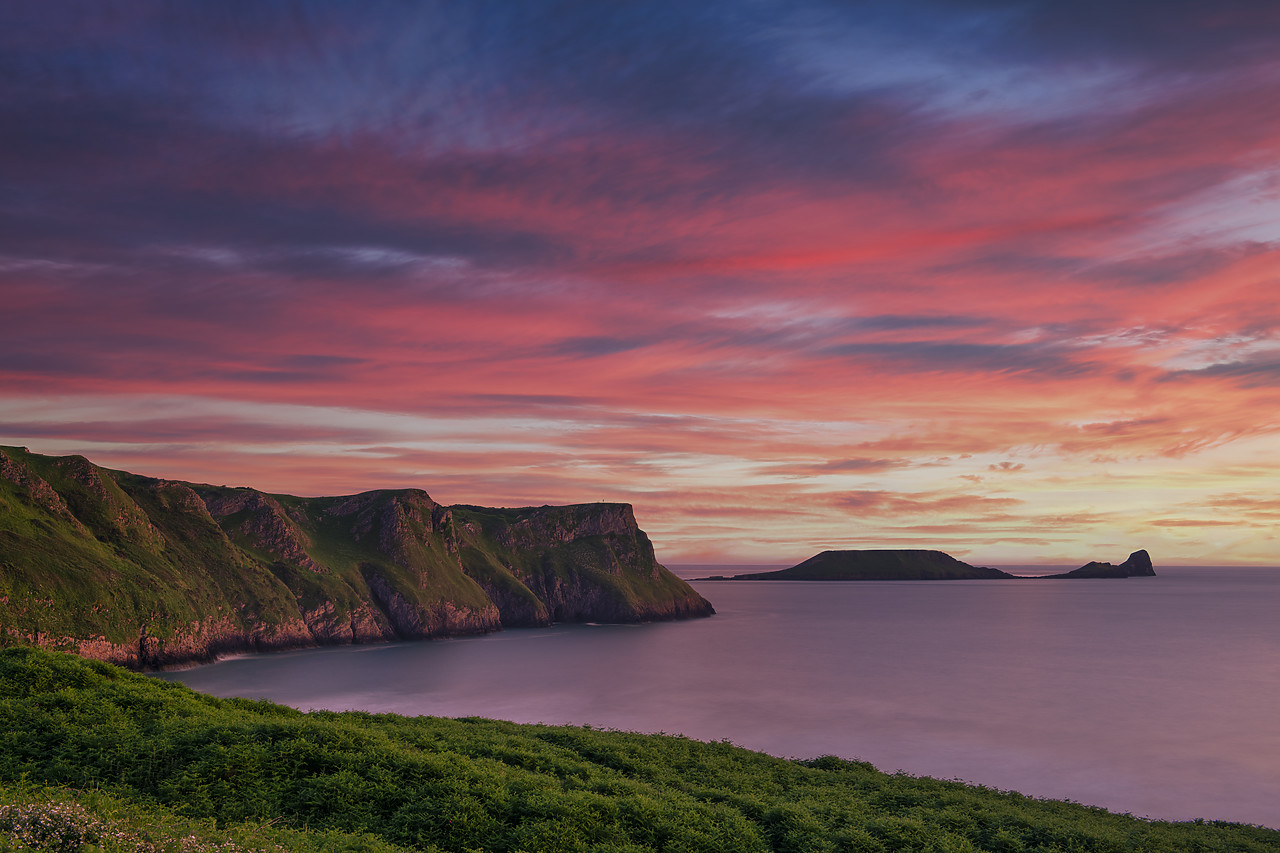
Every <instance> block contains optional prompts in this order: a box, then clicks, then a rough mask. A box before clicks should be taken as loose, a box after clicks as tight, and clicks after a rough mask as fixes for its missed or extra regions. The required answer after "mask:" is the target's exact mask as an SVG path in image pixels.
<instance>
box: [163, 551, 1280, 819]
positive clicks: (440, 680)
mask: <svg viewBox="0 0 1280 853" xmlns="http://www.w3.org/2000/svg"><path fill="white" fill-rule="evenodd" d="M710 568H712V567H703V568H693V567H686V568H682V569H680V570H678V573H680V574H682V575H684V576H686V577H694V576H700V575H705V574H707V573H708V570H709V569H710ZM743 568H745V567H743ZM738 570H741V569H738V568H735V567H722V566H721V567H714V573H717V574H732V573H735V572H736V571H738ZM1157 571H1158V572H1159V573H1160V575H1159V577H1155V578H1131V579H1128V580H1074V581H1043V582H1038V581H1025V582H1011V581H950V582H947V581H940V582H926V581H919V582H898V583H891V582H860V583H843V584H842V583H805V582H785V583H777V582H772V583H762V582H756V583H752V582H744V581H738V582H719V583H715V582H699V583H695V584H694V585H695V586H696V587H697V588H698V590H699V592H701V593H702V594H703V595H705V596H706V597H707V598H708V599H710V600H711V601H712V603H713V604H714V605H715V606H716V610H717V611H718V614H717V615H716V616H714V617H712V618H710V619H702V620H694V621H691V622H673V623H658V624H651V625H639V626H615V625H572V626H567V625H566V626H556V627H553V628H549V629H541V630H513V631H506V632H503V633H500V634H494V635H490V636H486V637H472V638H463V639H454V640H437V641H432V642H419V643H399V644H393V645H384V646H356V647H338V648H328V649H319V650H312V651H304V652H292V653H285V654H276V655H261V656H248V657H241V658H233V659H229V660H225V661H221V662H219V663H216V664H213V665H210V666H205V667H200V668H197V669H191V670H185V671H180V672H172V673H166V674H164V675H163V676H162V677H165V678H169V679H172V680H177V681H182V682H184V683H186V684H188V685H190V686H191V687H194V688H196V689H197V690H201V691H204V692H207V693H212V694H215V695H220V696H247V697H254V698H269V699H273V700H275V701H278V702H283V703H286V704H289V705H293V706H296V707H299V708H304V709H309V708H327V709H333V710H346V709H362V710H368V711H394V712H396V713H401V714H433V715H439V716H447V717H455V716H484V717H497V718H501V719H507V720H514V721H517V722H547V723H579V724H580V723H590V724H592V725H596V726H603V727H610V728H618V729H632V730H638V731H647V732H654V731H665V732H668V733H676V732H679V733H683V734H686V735H688V736H690V737H693V738H698V739H703V740H720V739H728V740H731V741H733V742H734V743H737V744H740V745H742V746H747V747H750V748H752V749H758V750H762V751H764V752H769V753H772V754H774V755H781V756H796V757H812V756H816V755H822V754H828V753H831V754H836V755H840V756H844V757H847V758H861V759H864V760H866V761H870V762H872V763H873V764H875V765H876V766H877V767H879V768H881V769H882V770H888V771H894V770H899V769H900V770H905V771H907V772H908V773H912V774H916V775H928V776H936V777H940V778H959V779H963V780H965V781H970V782H977V783H980V784H983V785H988V786H993V787H997V788H1004V789H1014V790H1019V791H1022V792H1024V793H1028V794H1032V795H1034V796H1040V797H1054V798H1066V799H1072V800H1077V801H1079V802H1083V803H1089V804H1094V805H1100V806H1104V807H1106V808H1108V809H1111V810H1113V811H1122V812H1131V813H1133V814H1135V815H1145V816H1150V817H1154V818H1163V819H1173V820H1183V819H1189V818H1195V817H1205V818H1211V819H1218V820H1235V821H1243V822H1247V823H1259V824H1264V825H1267V826H1273V827H1277V826H1280V619H1277V618H1276V611H1277V604H1280V569H1257V568H1254V569H1249V568H1220V569H1219V568H1157Z"/></svg>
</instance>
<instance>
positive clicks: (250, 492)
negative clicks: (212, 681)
mask: <svg viewBox="0 0 1280 853" xmlns="http://www.w3.org/2000/svg"><path fill="white" fill-rule="evenodd" d="M712 613H714V610H713V608H712V607H711V604H710V603H709V602H708V601H707V600H706V599H704V598H703V597H702V596H701V595H699V594H698V593H697V592H695V591H694V590H693V588H692V587H690V586H689V585H688V584H687V583H685V582H684V581H683V580H681V579H680V578H677V577H676V576H675V575H674V574H672V573H671V572H669V571H668V570H667V569H666V568H664V567H663V566H662V565H660V564H659V563H658V562H657V560H656V558H655V556H654V551H653V545H652V544H651V543H650V541H649V538H648V536H646V535H645V533H644V531H643V530H641V529H640V528H639V527H638V526H637V524H636V518H635V513H634V511H633V510H632V508H631V506H630V505H628V504H620V503H596V504H579V505H573V506H541V507H524V508H517V509H495V508H486V507H479V506H467V505H458V506H442V505H440V504H438V503H436V502H435V501H433V500H432V499H431V497H430V496H429V495H428V494H427V493H426V492H425V491H422V490H421V489H380V490H375V491H369V492H363V493H361V494H356V495H344V496H339V497H297V496H294V495H285V494H268V493H265V492H261V491H258V490H256V489H253V488H248V487H230V486H212V485H205V484H199V483H188V482H183V481H179V480H166V479H157V478H154V477H144V476H140V475H137V474H131V473H129V472H126V471H115V470H111V469H108V468H103V467H101V466H98V465H95V464H93V463H92V462H90V461H89V460H88V459H85V458H84V457H83V456H44V455H41V454H37V453H32V452H30V451H29V450H27V449H26V448H21V447H0V646H6V645H33V646H41V647H45V648H51V649H57V650H64V651H71V652H75V653H77V654H79V655H81V656H84V657H89V658H95V659H99V660H104V661H108V662H111V663H116V664H120V665H123V666H128V667H131V668H135V669H150V668H157V667H162V666H170V665H176V664H187V663H195V662H201V661H208V660H212V659H214V658H215V657H216V656H218V655H221V654H227V653H234V652H246V651H267V650H274V649H286V648H298V647H306V646H315V645H327V644H341V643H369V642H381V641H390V640H397V639H420V638H429V637H442V636H452V635H458V634H479V633H485V632H489V631H496V630H500V629H502V628H504V627H513V626H525V627H533V626H543V625H549V624H551V623H553V622H585V621H591V622H641V621H651V620H663V619H681V618H687V617H696V616H708V615H711V614H712Z"/></svg>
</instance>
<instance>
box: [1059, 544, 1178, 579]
mask: <svg viewBox="0 0 1280 853" xmlns="http://www.w3.org/2000/svg"><path fill="white" fill-rule="evenodd" d="M1155 574H1156V570H1155V568H1154V567H1153V566H1152V565H1151V555H1150V554H1148V553H1147V552H1146V551H1134V552H1133V553H1132V554H1130V555H1129V557H1128V559H1126V560H1125V561H1124V562H1123V563H1121V564H1120V565H1118V566H1113V565H1111V564H1110V563H1099V562H1090V563H1086V564H1085V565H1083V566H1081V567H1080V568H1078V569H1074V570H1073V571H1070V572H1064V573H1063V574H1059V575H1045V576H1044V577H1045V578H1142V577H1147V578H1150V577H1155Z"/></svg>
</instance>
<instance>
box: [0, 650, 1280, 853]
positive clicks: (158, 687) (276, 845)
mask: <svg viewBox="0 0 1280 853" xmlns="http://www.w3.org/2000/svg"><path fill="white" fill-rule="evenodd" d="M0 804H2V805H0V837H3V836H4V835H6V834H7V835H8V837H9V839H10V840H9V841H8V842H7V843H8V845H9V846H8V848H5V847H2V846H0V850H3V849H14V850H18V849H27V848H25V847H23V846H22V845H23V844H24V843H26V842H24V841H23V839H24V838H33V837H36V836H35V835H33V830H32V829H31V825H32V822H33V821H35V822H37V823H40V825H41V826H45V827H46V828H45V829H43V830H40V831H41V832H44V833H45V835H44V836H42V837H45V838H47V839H51V840H47V841H43V842H42V841H36V842H35V843H34V844H32V845H30V846H31V847H32V848H33V849H49V850H60V851H61V850H76V849H83V850H98V849H102V850H110V851H115V850H126V849H127V850H145V851H153V850H155V851H159V850H165V851H169V850H174V851H177V850H182V851H184V853H198V851H203V850H209V851H222V853H237V851H239V850H247V849H253V850H257V849H262V850H298V851H308V850H317V851H321V850H324V851H334V853H341V851H370V852H371V853H373V851H384V850H385V851H391V850H395V849H397V846H400V847H405V848H412V849H416V850H425V851H437V850H448V851H512V853H514V851H529V853H534V851H620V852H621V853H640V851H672V853H674V851H709V853H710V851H714V853H722V851H735V853H737V851H747V852H748V853H749V851H804V853H823V851H864V853H872V852H873V851H875V852H876V853H879V851H896V850H918V851H957V853H958V851H1043V853H1051V851H1053V852H1054V853H1065V851H1096V853H1114V852H1115V851H1130V850H1132V851H1149V852H1150V853H1161V851H1169V853H1173V851H1178V853H1184V851H1203V853H1209V851H1215V853H1218V852H1220V851H1258V853H1262V851H1274V850H1276V849H1280V832H1278V831H1275V830H1271V829H1263V828H1261V827H1253V826H1245V825H1240V824H1227V823H1216V822H1193V823H1163V822H1148V821H1144V820H1139V819H1137V818H1133V817H1129V816H1125V815H1114V814H1110V813H1107V812H1104V811H1102V810H1099V809H1094V808H1088V807H1085V806H1081V805H1076V804H1072V803H1064V802H1057V801H1042V800H1035V799H1031V798H1028V797H1024V796H1021V795H1019V794H1013V793H1001V792H997V791H992V790H989V789H985V788H979V787H973V786H966V785H962V784H960V783H956V782H943V781H937V780H932V779H920V778H915V777H910V776H906V775H902V774H898V775H887V774H883V773H879V772H877V771H876V770H875V769H874V768H872V767H871V766H870V765H867V764H865V763H862V762H857V761H842V760H840V759H836V758H832V757H825V758H819V759H816V760H814V761H807V762H797V761H788V760H783V759H777V758H772V757H769V756H766V755H761V754H759V753H755V752H750V751H748V750H745V749H741V748H739V747H735V746H733V745H731V744H729V743H701V742H697V741H692V740H688V739H686V738H682V737H670V736H660V735H638V734H629V733H623V732H604V731H595V730H592V729H590V728H575V727H556V726H528V725H515V724H512V723H502V722H496V721H492V720H481V719H461V720H447V719H437V718H428V717H418V718H405V717H399V716H395V715H369V714H363V713H344V714H335V713H309V714H304V713H302V712H299V711H296V710H292V709H289V708H285V707H281V706H278V705H273V704H270V703H267V702H254V701H248V700H241V699H230V700H227V699H215V698H212V697H208V696H203V695H201V694H198V693H195V692H193V691H191V690H189V689H187V688H185V687H182V686H180V685H177V684H173V683H168V682H162V681H158V680H154V679H149V678H147V677H145V676H141V675H136V674H133V673H129V672H126V671H124V670H121V669H117V668H115V667H111V666H108V665H106V664H102V663H97V662H91V661H85V660H83V659H80V658H76V657H73V656H70V655H62V654H55V653H50V652H45V651H40V650H36V649H31V648H21V649H8V650H4V651H0ZM24 815H25V816H24ZM33 815H34V817H33ZM188 838H189V840H187V839H188ZM67 839H70V840H67ZM3 843H5V842H0V844H3ZM42 845H43V846H42ZM77 845H82V846H77Z"/></svg>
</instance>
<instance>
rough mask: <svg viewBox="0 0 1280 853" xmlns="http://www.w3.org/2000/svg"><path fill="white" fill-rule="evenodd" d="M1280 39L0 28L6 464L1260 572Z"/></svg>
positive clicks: (804, 21)
mask: <svg viewBox="0 0 1280 853" xmlns="http://www.w3.org/2000/svg"><path fill="white" fill-rule="evenodd" d="M1278 39H1280V5H1278V4H1276V3H1275V2H1273V0H1261V2H1239V1H1238V0H1219V2H1212V3H1210V2H1188V0H1159V2H1142V0H1133V2H1117V0H1107V2H1101V0H1075V2H1071V3H1061V2H1050V0H1044V1H1043V2H1039V1H1038V0H1037V2H1021V1H1018V2H1015V1H1014V0H933V2H926V0H907V1H906V2H902V1H901V0H900V2H844V3H834V2H832V3H828V2H810V0H801V2H793V1H791V0H789V2H766V0H759V2H755V1H754V0H735V2H717V0H705V2H697V3H688V2H672V3H626V2H617V3H613V2H610V3H585V2H584V3H551V2H524V3H510V2H494V3H488V2H465V3H464V2H441V3H430V2H422V3H418V2H413V3H409V2H405V3H397V2H380V0H373V2H362V3H301V2H299V3H274V2H257V1H256V0H255V2H226V0H220V2H209V3H168V2H165V3H148V2H130V3H123V4H115V3H111V2H88V3H73V2H67V3H57V4H50V3H45V2H22V0H11V2H6V3H4V4H3V5H2V6H0V444H4V445H23V446H27V447H29V448H30V449H31V450H33V451H35V452H39V453H47V454H58V455H60V454H71V453H78V454H83V455H86V456H88V457H89V458H90V459H92V460H93V461H95V462H97V463H98V464H101V465H105V466H108V467H113V468H121V469H125V470H130V471H134V472H137V473H142V474H148V475H152V476H160V477H166V478H172V479H183V480H190V481H197V482H208V483H215V484H227V485H250V486H254V487H257V488H260V489H264V490H267V491H271V492H285V493H291V494H303V495H321V494H350V493H354V492H359V491H363V490H367V489H374V488H404V487H415V488H422V489H425V490H426V491H427V492H428V493H429V494H430V495H431V496H432V497H433V498H434V499H436V500H437V501H439V502H441V503H446V504H455V503H467V504H481V505H488V506H527V505H542V504H564V503H587V502H594V501H623V502H627V503H631V504H633V505H634V507H635V511H636V515H637V518H638V520H639V523H640V525H641V527H642V528H644V529H645V530H646V531H647V532H648V533H649V534H650V536H651V537H652V539H653V540H654V543H655V545H656V547H657V551H658V556H659V558H660V559H661V560H663V561H664V562H667V563H672V564H680V563H699V562H705V563H762V564H786V563H791V562H798V561H799V560H802V559H804V558H806V557H808V556H810V555H812V554H814V553H816V552H818V551H821V550H825V549H829V548H937V549H941V550H944V551H947V552H948V553H951V554H953V555H955V556H957V557H960V558H962V559H966V560H969V561H971V562H979V563H992V564H997V565H1000V564H1005V565H1011V564H1015V565H1016V564H1028V563H1049V564H1076V565H1079V564H1082V563H1084V562H1086V561H1088V560H1095V559H1096V560H1106V561H1111V562H1119V561H1120V560H1123V559H1124V557H1125V556H1126V555H1127V554H1128V553H1129V552H1130V551H1132V550H1135V549H1137V548H1146V549H1147V550H1148V551H1150V553H1151V555H1152V558H1153V559H1154V561H1155V563H1156V565H1157V567H1159V566H1160V565H1161V564H1162V563H1164V564H1178V563H1181V564H1213V565H1218V564H1259V565H1280V542H1278V540H1277V538H1276V530H1277V524H1278V522H1280V493H1278V492H1277V488H1276V486H1277V483H1280V418H1278V417H1277V412H1278V411H1280V107H1278V106H1277V105H1278V104H1280V52H1277V51H1276V49H1275V45H1276V44H1277V43H1278V41H1277V40H1278Z"/></svg>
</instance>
